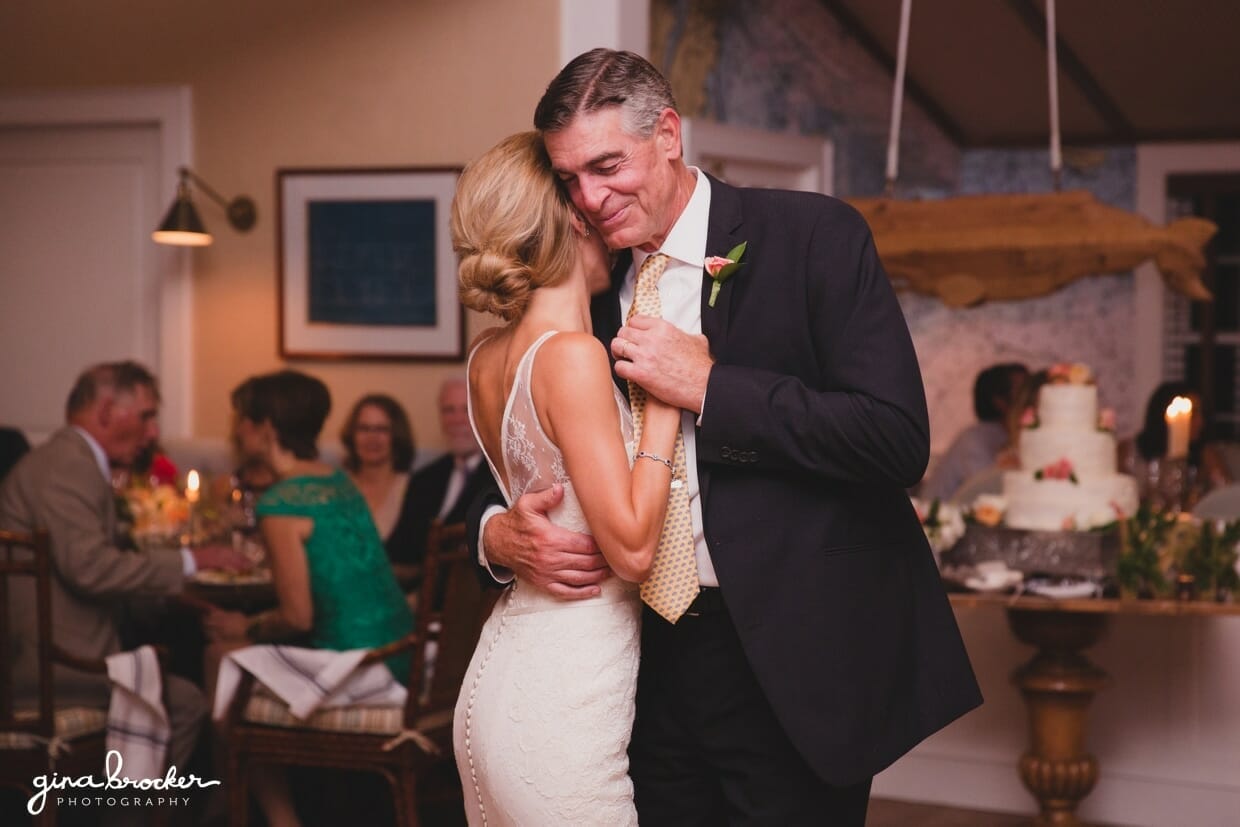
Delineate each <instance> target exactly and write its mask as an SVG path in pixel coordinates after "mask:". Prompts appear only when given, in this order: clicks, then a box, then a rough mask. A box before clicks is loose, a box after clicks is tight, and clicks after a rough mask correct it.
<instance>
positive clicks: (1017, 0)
mask: <svg viewBox="0 0 1240 827" xmlns="http://www.w3.org/2000/svg"><path fill="white" fill-rule="evenodd" d="M1008 7H1009V8H1011V9H1012V11H1013V12H1015V13H1016V16H1017V17H1019V18H1020V20H1021V22H1022V23H1024V24H1025V27H1026V28H1027V29H1028V30H1029V33H1030V34H1032V35H1033V36H1034V37H1036V38H1037V39H1038V42H1039V43H1041V44H1042V52H1043V53H1044V54H1045V52H1046V13H1045V12H1044V11H1043V10H1042V8H1041V7H1040V5H1039V4H1038V3H1037V2H1036V0H1008ZM1055 51H1056V52H1057V58H1058V62H1059V68H1060V70H1062V71H1063V73H1064V74H1065V75H1067V76H1068V78H1069V79H1070V80H1071V81H1072V82H1073V83H1075V84H1076V86H1077V88H1078V89H1080V90H1081V94H1083V95H1084V96H1085V100H1087V101H1089V104H1090V106H1092V107H1093V108H1094V111H1096V112H1097V113H1098V115H1099V116H1100V117H1101V118H1102V120H1103V121H1104V122H1106V125H1107V127H1108V128H1109V129H1110V130H1111V133H1112V135H1111V136H1110V137H1111V139H1112V140H1115V141H1119V142H1128V141H1134V140H1135V139H1136V131H1137V130H1136V129H1135V128H1134V127H1133V125H1132V122H1131V121H1129V120H1128V118H1127V116H1125V115H1124V113H1123V112H1122V111H1121V110H1120V108H1119V106H1118V105H1117V104H1116V103H1115V101H1114V100H1113V99H1112V98H1111V96H1110V95H1109V94H1107V91H1106V90H1105V89H1103V88H1102V84H1100V83H1099V82H1098V79H1097V78H1096V77H1094V73H1093V72H1091V71H1090V70H1089V67H1088V66H1086V65H1085V62H1084V61H1083V60H1081V58H1080V57H1079V56H1078V55H1077V53H1076V52H1075V51H1073V49H1072V47H1071V46H1069V45H1068V44H1067V43H1065V42H1064V39H1063V36H1062V35H1060V34H1059V32H1056V33H1055Z"/></svg>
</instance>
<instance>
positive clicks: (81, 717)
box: [0, 706, 108, 749]
mask: <svg viewBox="0 0 1240 827" xmlns="http://www.w3.org/2000/svg"><path fill="white" fill-rule="evenodd" d="M13 717H14V718H16V719H17V720H19V721H35V720H38V717H39V712H38V710H36V709H23V710H18V711H16V712H15V713H14V714H13ZM107 725H108V712H107V710H105V709H95V708H92V707H88V706H70V707H65V708H64V709H57V710H56V716H55V732H56V737H57V738H63V739H64V740H66V741H71V740H73V739H74V738H81V737H82V736H83V735H91V734H93V733H96V732H103V730H104V729H106V728H107ZM41 743H42V739H41V738H40V736H38V735H35V734H33V733H30V732H0V749H30V748H31V747H35V746H38V745H39V744H41Z"/></svg>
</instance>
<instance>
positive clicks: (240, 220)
mask: <svg viewBox="0 0 1240 827" xmlns="http://www.w3.org/2000/svg"><path fill="white" fill-rule="evenodd" d="M179 171H180V174H181V180H180V182H179V183H178V184H177V200H176V201H173V202H172V206H171V207H169V208H168V214H167V215H165V216H164V220H163V221H162V222H160V224H159V229H158V230H156V231H155V232H153V233H151V238H153V239H154V240H155V241H157V242H158V243H160V244H174V245H177V246H179V247H205V246H207V245H208V244H210V243H211V241H212V239H211V234H210V233H209V232H207V230H206V228H205V227H204V226H203V224H202V219H201V218H199V217H198V210H196V209H194V202H193V201H192V200H190V188H189V185H190V182H191V181H193V182H194V185H195V186H196V187H197V188H198V189H200V190H202V191H203V192H204V193H206V195H207V196H208V197H209V198H210V199H211V200H212V201H215V202H216V203H217V204H219V205H220V206H222V207H223V208H224V212H225V213H226V214H227V215H228V223H229V224H231V225H232V226H233V228H234V229H236V230H240V231H241V232H245V231H247V230H249V229H250V228H251V227H253V226H254V220H255V217H256V212H255V210H254V201H253V200H252V199H250V198H249V197H247V196H244V195H240V196H237V197H236V198H234V199H232V200H231V201H229V200H227V199H225V198H224V197H223V196H221V195H220V194H219V193H217V192H216V191H215V190H213V189H211V187H210V186H208V185H207V182H206V181H204V180H202V179H201V178H199V177H198V176H197V175H195V174H194V172H193V170H191V169H190V168H189V167H181V168H180V170H179Z"/></svg>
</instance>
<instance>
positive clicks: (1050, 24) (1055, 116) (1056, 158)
mask: <svg viewBox="0 0 1240 827" xmlns="http://www.w3.org/2000/svg"><path fill="white" fill-rule="evenodd" d="M1057 45H1058V44H1057V43H1056V40H1055V0H1046V78H1047V82H1048V85H1049V87H1050V108H1051V179H1052V180H1053V181H1054V183H1055V192H1059V184H1060V179H1061V178H1062V176H1063V150H1062V148H1061V147H1060V145H1059V57H1058V52H1057Z"/></svg>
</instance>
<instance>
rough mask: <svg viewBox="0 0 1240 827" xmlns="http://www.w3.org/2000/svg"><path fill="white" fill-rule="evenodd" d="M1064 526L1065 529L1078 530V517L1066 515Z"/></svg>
mask: <svg viewBox="0 0 1240 827" xmlns="http://www.w3.org/2000/svg"><path fill="white" fill-rule="evenodd" d="M1062 527H1063V530H1064V531H1076V517H1064V518H1063V526H1062Z"/></svg>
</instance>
